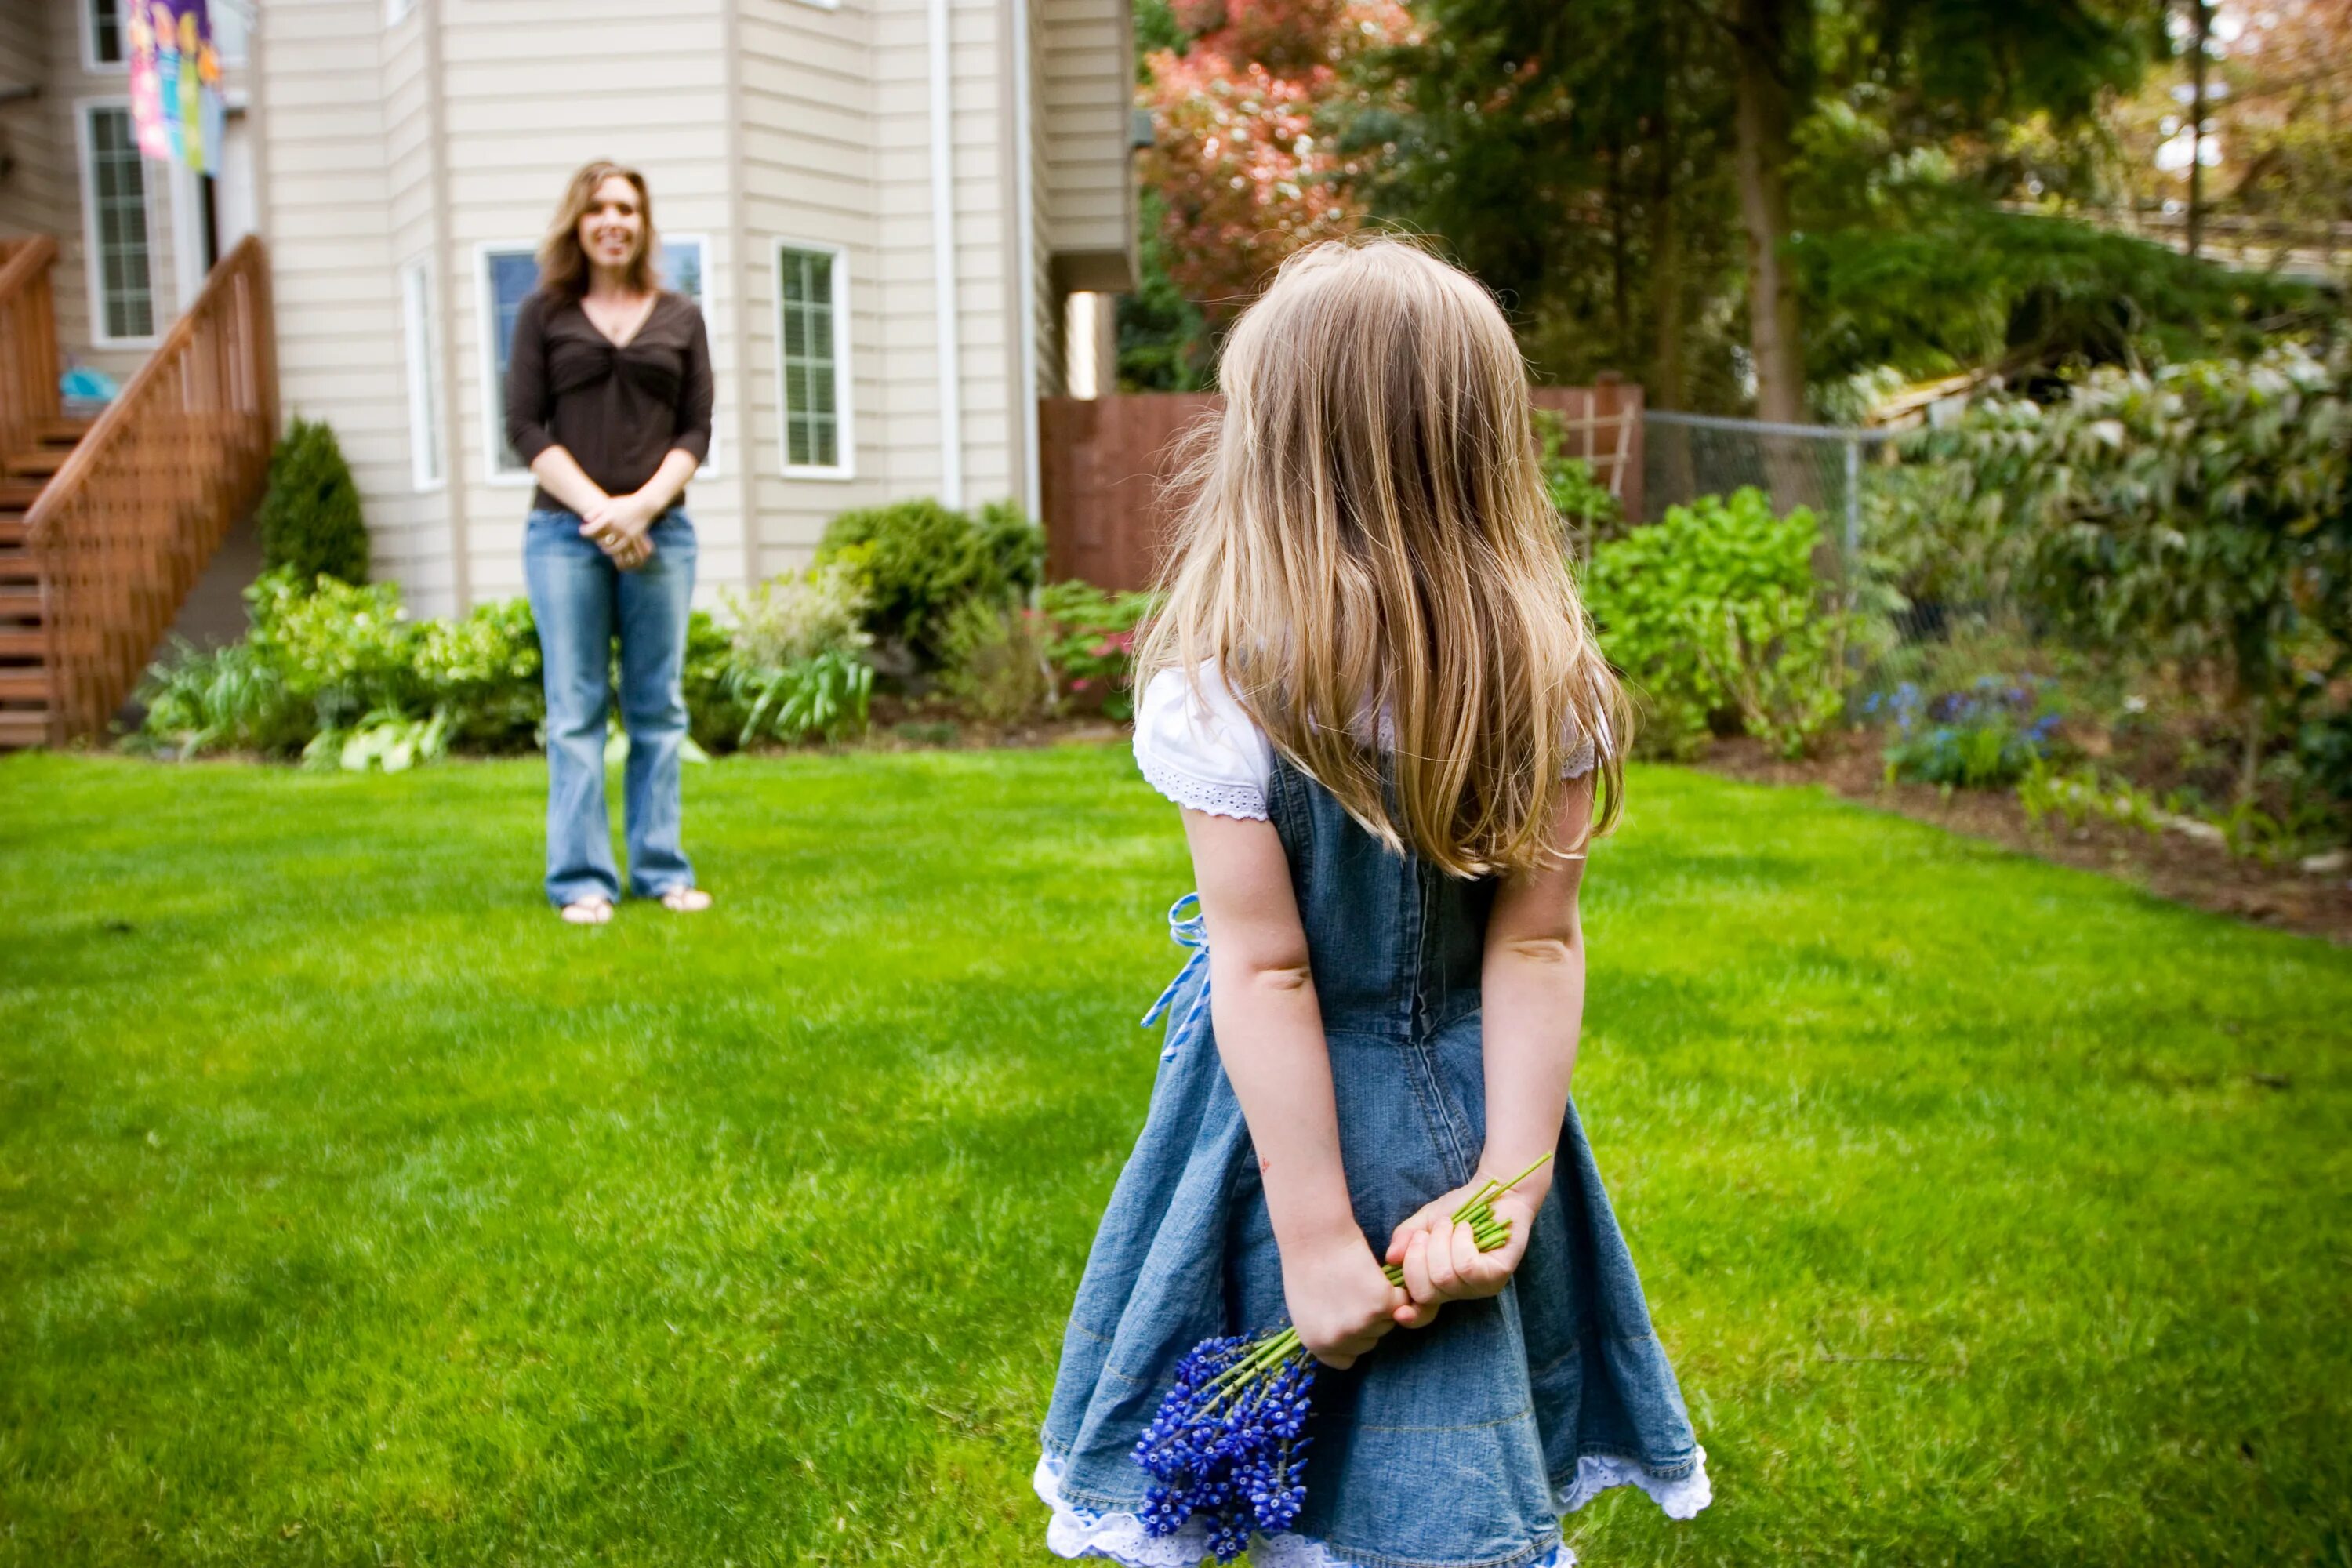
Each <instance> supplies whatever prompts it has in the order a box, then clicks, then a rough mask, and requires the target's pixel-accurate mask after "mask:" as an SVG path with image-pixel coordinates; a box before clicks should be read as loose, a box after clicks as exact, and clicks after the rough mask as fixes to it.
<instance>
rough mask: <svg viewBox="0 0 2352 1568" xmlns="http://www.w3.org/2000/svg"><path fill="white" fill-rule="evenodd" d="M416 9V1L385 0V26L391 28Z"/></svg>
mask: <svg viewBox="0 0 2352 1568" xmlns="http://www.w3.org/2000/svg"><path fill="white" fill-rule="evenodd" d="M415 9H416V0H383V25H384V26H387V27H389V26H392V25H393V24H394V22H397V21H399V20H400V19H401V18H402V17H404V16H407V15H408V14H409V13H410V12H411V11H414V10H415Z"/></svg>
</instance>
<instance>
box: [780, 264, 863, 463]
mask: <svg viewBox="0 0 2352 1568" xmlns="http://www.w3.org/2000/svg"><path fill="white" fill-rule="evenodd" d="M847 270H848V269H847V267H846V266H845V257H844V256H843V254H842V253H841V252H840V251H839V250H837V249H831V248H827V249H816V248H813V247H802V246H795V245H780V246H778V247H776V374H777V380H778V383H779V385H780V394H779V397H778V405H779V407H780V408H781V410H782V418H783V447H784V472H786V473H788V474H823V475H826V476H829V477H834V478H839V479H846V478H848V477H849V473H850V468H851V464H850V458H851V455H852V451H853V448H852V446H851V442H850V426H849V399H848V397H847V396H846V395H845V394H846V389H847V386H848V377H847V375H846V374H845V371H846V367H847V362H848V358H849V338H848V333H847V331H846V330H845V328H846V326H847V321H846V315H847V312H846V311H845V310H843V308H842V301H843V300H844V299H845V297H846V295H847V292H848V279H847V277H846V273H847Z"/></svg>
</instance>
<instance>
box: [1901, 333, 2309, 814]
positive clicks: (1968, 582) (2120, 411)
mask: <svg viewBox="0 0 2352 1568" xmlns="http://www.w3.org/2000/svg"><path fill="white" fill-rule="evenodd" d="M1908 455H1909V456H1910V457H1911V458H1912V459H1913V468H1912V471H1910V472H1908V473H1907V474H1906V475H1905V476H1904V478H1903V481H1902V482H1901V483H1900V484H1899V485H1898V486H1895V487H1893V488H1891V489H1890V490H1889V493H1888V498H1887V501H1886V508H1885V513H1884V515H1883V516H1882V517H1881V518H1880V520H1879V526H1880V527H1881V528H1882V529H1883V530H1884V531H1885V536H1886V537H1887V538H1888V539H1889V540H1890V541H1904V540H1908V541H1911V542H1912V543H1911V544H1910V546H1909V547H1908V550H1907V552H1906V554H1904V555H1902V556H1901V557H1899V558H1898V564H1899V565H1901V566H1902V567H1904V568H1905V570H1906V574H1908V576H1909V577H1910V578H1911V579H1914V580H1907V581H1905V582H1904V583H1903V584H1902V586H1903V587H1904V588H1905V591H1906V592H1909V593H1913V594H1918V593H1921V592H1923V591H1924V592H1927V593H1929V594H1933V595H1942V596H1946V597H1950V598H1960V599H1966V598H1969V597H1980V598H1983V599H1986V600H1993V601H1999V600H2002V599H2013V600H2014V601H2016V602H2017V603H2019V604H2020V605H2023V606H2024V607H2026V608H2027V609H2028V610H2029V611H2030V612H2031V613H2032V615H2033V616H2035V617H2036V619H2037V621H2038V622H2039V624H2040V625H2041V626H2043V627H2045V628H2046V629H2047V633H2048V635H2049V636H2050V637H2052V638H2053V640H2056V641H2059V642H2062V643H2063V644H2065V645H2067V646H2069V647H2073V648H2075V649H2079V650H2083V651H2084V652H2086V653H2089V654H2091V655H2093V656H2095V657H2097V658H2101V659H2103V660H2106V661H2110V662H2113V661H2126V662H2129V663H2135V664H2142V665H2159V664H2160V665H2163V666H2165V667H2168V668H2169V669H2171V670H2172V671H2174V672H2175V673H2176V675H2177V676H2178V678H2179V679H2180V681H2181V683H2182V684H2183V685H2184V686H2185V687H2187V688H2189V689H2197V690H2204V691H2210V692H2211V693H2213V694H2214V695H2215V696H2216V697H2217V698H2218V700H2219V704H2220V709H2221V712H2222V713H2224V714H2225V715H2226V722H2227V725H2228V728H2229V730H2230V731H2232V733H2231V736H2230V741H2231V746H2232V749H2233V750H2234V752H2235V753H2236V755H2235V759H2234V765H2233V766H2232V767H2231V769H2230V770H2229V772H2230V775H2231V778H2230V784H2229V786H2228V787H2229V793H2230V794H2231V795H2232V796H2233V798H2234V801H2235V804H2236V805H2238V806H2239V807H2240V808H2242V809H2251V808H2252V807H2253V806H2254V805H2255V804H2256V802H2257V798H2258V796H2260V795H2263V794H2264V793H2265V790H2266V786H2268V785H2269V784H2271V781H2272V780H2273V776H2274V773H2275V772H2276V771H2277V770H2281V769H2283V770H2284V771H2286V772H2288V773H2293V774H2294V777H2293V778H2291V779H2289V780H2287V781H2286V783H2285V785H2284V788H2283V789H2276V788H2272V789H2270V790H2269V791H2268V793H2269V795H2270V798H2271V799H2272V800H2273V803H2276V802H2279V801H2281V800H2284V803H2285V809H2286V810H2287V811H2288V812H2289V813H2290V815H2292V814H2293V813H2294V812H2297V811H2300V810H2301V809H2302V808H2303V807H2304V806H2305V805H2308V804H2309V803H2310V802H2311V801H2312V799H2313V798H2314V797H2315V795H2318V794H2320V793H2321V792H2323V791H2325V790H2326V789H2327V788H2328V787H2330V786H2329V784H2328V783H2327V782H2326V781H2328V780H2330V779H2335V778H2340V777H2342V776H2343V775H2342V774H2341V773H2336V772H2333V771H2331V770H2330V769H2329V768H2328V766H2327V765H2326V763H2323V762H2321V761H2320V759H2319V757H2318V756H2317V755H2315V754H2314V753H2312V752H2310V751H2309V750H2308V748H2307V747H2306V744H2305V737H2306V736H2309V735H2324V734H2325V733H2326V731H2328V729H2329V728H2330V727H2331V726H2332V725H2335V724H2337V723H2342V722H2344V719H2343V715H2344V713H2345V711H2346V708H2347V703H2346V700H2345V695H2344V693H2345V689H2346V686H2345V683H2346V680H2347V677H2352V350H2346V349H2342V348H2339V349H2337V350H2336V351H2335V352H2333V353H2329V354H2326V355H2321V354H2316V353H2312V352H2310V351H2309V350H2306V349H2305V348H2302V347H2300V346H2297V345H2294V344H2282V345H2278V346H2275V347H2273V348H2272V349H2271V350H2270V351H2268V352H2267V353H2263V355H2261V356H2260V357H2259V358H2256V359H2252V360H2200V361H2195V362H2192V363H2183V364H2175V365H2168V366H2166V367H2164V368H2162V369H2159V370H2156V371H2141V370H2129V371H2126V370H2099V371H2094V372H2092V373H2090V374H2087V375H2085V376H2084V377H2083V378H2082V379H2081V381H2080V382H2079V383H2077V384H2075V385H2074V387H2073V389H2072V391H2071V395H2068V396H2067V397H2065V398H2064V399H2063V400H2062V401H2057V402H2053V403H2052V404H2050V405H2047V406H2043V405H2037V404H2034V403H2032V402H2029V401H2027V400H2025V399H2022V398H1992V399H1988V400H1986V401H1984V402H1983V403H1981V404H1979V405H1977V406H1976V407H1975V408H1973V409H1971V410H1970V411H1969V415H1968V416H1967V417H1966V418H1965V419H1963V420H1962V421H1961V422H1960V423H1959V424H1958V425H1957V426H1954V427H1952V428H1950V429H1948V430H1935V431H1929V432H1927V433H1926V434H1924V435H1922V436H1920V437H1915V438H1914V440H1913V441H1912V442H1911V443H1910V444H1909V447H1908ZM2306 757H2309V758H2311V761H2312V763H2313V765H2312V766H2310V767H2308V768H2306V767H2305V759H2306ZM2336 805H2337V806H2338V807H2339V808H2343V809H2346V810H2347V812H2352V797H2347V796H2338V797H2336Z"/></svg>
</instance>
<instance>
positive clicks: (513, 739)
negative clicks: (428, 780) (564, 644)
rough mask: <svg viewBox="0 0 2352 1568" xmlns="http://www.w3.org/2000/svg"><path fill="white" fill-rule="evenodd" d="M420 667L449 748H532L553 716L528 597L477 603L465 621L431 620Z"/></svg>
mask: <svg viewBox="0 0 2352 1568" xmlns="http://www.w3.org/2000/svg"><path fill="white" fill-rule="evenodd" d="M415 673H416V679H417V682H418V684H419V685H420V686H421V687H422V688H423V689H424V690H425V692H426V693H427V694H428V695H429V697H430V699H431V700H432V703H433V706H434V710H435V711H436V713H437V714H439V715H440V716H441V718H442V721H443V726H444V731H445V733H446V737H447V742H449V743H453V744H457V745H461V746H467V747H469V748H476V749H492V750H496V749H503V748H506V747H510V746H528V745H530V744H532V743H533V737H534V736H535V735H536V734H537V732H538V731H539V727H540V724H541V721H543V720H544V719H545V718H546V716H547V695H546V688H545V687H544V686H543V685H542V684H541V679H540V648H539V627H538V626H535V625H533V624H532V621H531V618H530V600H528V599H499V600H494V601H492V602H491V603H488V604H484V605H475V606H474V613H473V614H471V615H469V616H467V617H466V618H465V619H464V620H461V621H426V622H424V623H423V624H422V625H421V626H419V628H418V631H417V639H416V650H415Z"/></svg>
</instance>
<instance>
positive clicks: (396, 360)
mask: <svg viewBox="0 0 2352 1568" xmlns="http://www.w3.org/2000/svg"><path fill="white" fill-rule="evenodd" d="M394 31H395V33H402V32H404V37H405V43H404V47H405V50H406V54H407V57H408V58H403V56H402V54H401V52H400V51H401V49H402V47H403V45H402V44H401V43H400V42H399V41H396V40H395V39H394V38H388V37H386V36H385V30H384V27H383V4H382V0H276V3H275V4H272V5H269V6H268V8H267V10H266V12H265V14H264V17H263V29H262V36H261V39H260V50H259V53H260V69H261V71H262V73H263V74H262V79H261V81H260V83H259V86H258V89H257V96H258V97H259V98H260V99H261V100H263V103H264V105H265V108H264V110H262V111H260V112H259V113H258V120H259V134H260V136H261V140H262V154H263V163H264V166H265V167H266V168H267V169H268V178H267V185H266V188H265V189H264V190H263V192H262V201H261V213H260V216H261V226H262V233H263V235H264V237H265V238H266V240H267V243H268V246H269V250H270V263H271V268H272V272H273V280H274V283H275V304H276V308H277V313H278V390H279V396H280V401H281V403H282V404H283V405H284V406H285V409H286V412H287V415H288V416H289V417H292V416H298V415H299V416H304V417H307V418H312V419H323V420H325V421H326V422H327V423H328V424H329V425H330V426H332V428H333V429H334V432H335V437H336V440H337V442H338V443H339V444H340V445H341V447H342V451H343V456H344V458H345V459H346V460H348V461H349V462H350V464H351V466H352V479H353V480H354V481H355V482H356V483H357V484H358V486H359V490H360V499H361V506H362V514H363V515H364V516H365V518H366V520H367V524H368V531H369V536H370V541H371V545H372V549H373V555H374V565H375V568H376V570H377V571H378V572H380V573H382V574H384V575H387V576H390V577H394V578H396V579H397V580H398V581H399V582H400V584H401V585H402V587H403V589H404V591H405V593H406V595H407V596H408V598H409V601H410V604H411V605H412V607H413V608H414V609H415V610H417V611H418V612H420V613H423V614H427V615H430V614H437V613H440V612H442V611H444V610H446V609H447V608H448V607H449V595H448V574H447V569H448V561H447V552H446V550H442V549H436V547H435V542H434V541H433V539H432V538H431V537H430V536H429V534H427V533H425V531H423V530H422V529H421V526H420V520H419V519H418V518H417V516H416V515H415V510H414V508H413V507H410V506H408V505H406V504H405V503H406V502H407V500H409V491H410V489H411V484H410V479H409V446H408V406H407V397H406V393H405V381H406V377H405V365H404V359H403V352H402V343H403V336H402V321H401V312H400V296H399V291H398V286H397V282H396V279H394V274H393V271H392V260H393V258H392V253H391V232H390V225H391V217H390V206H391V204H390V199H389V197H390V192H389V185H388V181H387V168H386V163H385V158H384V146H385V141H386V123H385V121H386V112H385V103H384V91H383V89H384V83H385V80H386V78H387V76H392V75H395V74H396V73H397V72H399V71H400V70H402V69H406V70H407V71H408V72H409V73H411V74H412V75H413V74H414V72H415V69H416V67H415V63H414V59H413V56H414V54H415V25H414V24H413V23H411V24H409V25H407V26H406V27H405V28H404V29H395V30H394Z"/></svg>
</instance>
